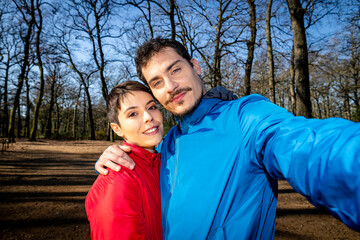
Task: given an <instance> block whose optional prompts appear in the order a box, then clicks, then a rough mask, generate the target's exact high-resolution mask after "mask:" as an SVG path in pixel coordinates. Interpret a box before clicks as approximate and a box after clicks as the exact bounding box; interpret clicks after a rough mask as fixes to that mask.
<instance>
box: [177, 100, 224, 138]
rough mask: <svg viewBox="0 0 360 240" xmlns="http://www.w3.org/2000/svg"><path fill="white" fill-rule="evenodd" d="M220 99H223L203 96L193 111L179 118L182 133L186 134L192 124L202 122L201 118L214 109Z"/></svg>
mask: <svg viewBox="0 0 360 240" xmlns="http://www.w3.org/2000/svg"><path fill="white" fill-rule="evenodd" d="M220 101H221V100H220V99H217V98H210V99H204V98H203V99H202V100H201V102H200V104H199V106H198V107H197V108H196V109H195V110H194V111H193V112H192V113H189V114H187V115H185V116H182V117H180V118H177V120H178V128H179V130H180V131H181V133H182V134H186V133H187V132H188V130H189V127H190V126H193V125H196V124H197V123H198V122H200V120H201V119H203V118H204V116H205V115H206V114H208V113H209V112H210V111H211V110H212V108H213V107H214V106H215V105H216V104H217V103H218V102H220Z"/></svg>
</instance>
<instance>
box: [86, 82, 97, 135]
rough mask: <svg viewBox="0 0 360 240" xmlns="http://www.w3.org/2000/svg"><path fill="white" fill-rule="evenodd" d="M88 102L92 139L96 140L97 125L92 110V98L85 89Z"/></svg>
mask: <svg viewBox="0 0 360 240" xmlns="http://www.w3.org/2000/svg"><path fill="white" fill-rule="evenodd" d="M84 90H85V94H86V98H87V102H88V115H89V121H90V139H91V140H95V123H94V118H93V110H92V103H91V97H90V92H89V89H88V88H87V87H84Z"/></svg>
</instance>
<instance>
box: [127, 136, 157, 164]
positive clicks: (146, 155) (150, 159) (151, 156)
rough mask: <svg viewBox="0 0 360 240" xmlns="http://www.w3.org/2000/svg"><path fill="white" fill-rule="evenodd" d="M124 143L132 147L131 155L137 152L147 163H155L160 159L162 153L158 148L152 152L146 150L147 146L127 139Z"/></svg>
mask: <svg viewBox="0 0 360 240" xmlns="http://www.w3.org/2000/svg"><path fill="white" fill-rule="evenodd" d="M122 145H126V146H129V147H131V153H130V157H131V154H135V155H136V156H138V157H139V158H140V159H142V161H143V162H144V163H145V164H147V165H153V164H154V161H156V160H159V159H160V158H159V155H160V153H158V152H157V151H156V150H154V152H153V153H152V152H149V151H148V150H146V149H145V148H142V147H139V146H136V145H133V144H130V143H127V142H125V141H124V142H123V143H122ZM133 160H134V159H133Z"/></svg>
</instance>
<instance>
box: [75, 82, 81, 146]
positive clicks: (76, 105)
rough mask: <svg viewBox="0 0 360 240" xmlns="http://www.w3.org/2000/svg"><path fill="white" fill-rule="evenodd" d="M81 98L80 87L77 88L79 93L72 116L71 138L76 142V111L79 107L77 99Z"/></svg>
mask: <svg viewBox="0 0 360 240" xmlns="http://www.w3.org/2000/svg"><path fill="white" fill-rule="evenodd" d="M80 96H81V87H80V88H79V93H78V96H77V99H76V104H75V108H74V116H73V138H74V139H75V140H76V135H77V129H78V121H77V109H78V106H79V105H80V103H79V98H80Z"/></svg>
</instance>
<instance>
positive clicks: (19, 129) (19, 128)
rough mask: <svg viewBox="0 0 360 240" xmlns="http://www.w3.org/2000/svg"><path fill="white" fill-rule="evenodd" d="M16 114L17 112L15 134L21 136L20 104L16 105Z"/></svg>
mask: <svg viewBox="0 0 360 240" xmlns="http://www.w3.org/2000/svg"><path fill="white" fill-rule="evenodd" d="M17 114H18V116H17V119H18V121H17V134H16V136H17V137H18V138H21V128H22V127H21V111H20V104H19V105H18V110H17Z"/></svg>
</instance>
